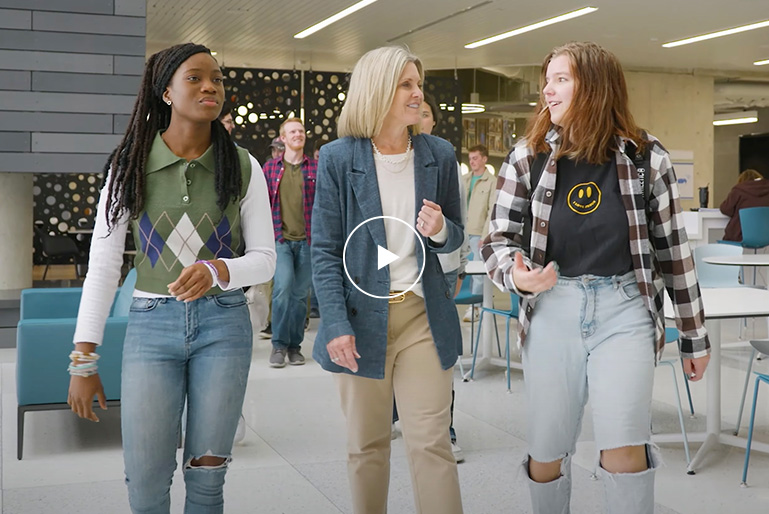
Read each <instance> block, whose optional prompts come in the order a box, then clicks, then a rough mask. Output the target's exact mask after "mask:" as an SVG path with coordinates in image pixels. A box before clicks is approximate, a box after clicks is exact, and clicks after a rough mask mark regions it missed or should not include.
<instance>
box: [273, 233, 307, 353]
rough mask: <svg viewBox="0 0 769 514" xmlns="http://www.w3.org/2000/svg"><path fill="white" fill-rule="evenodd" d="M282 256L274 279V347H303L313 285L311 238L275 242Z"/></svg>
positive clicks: (276, 248)
mask: <svg viewBox="0 0 769 514" xmlns="http://www.w3.org/2000/svg"><path fill="white" fill-rule="evenodd" d="M275 251H276V253H277V254H278V259H277V262H276V265H275V276H274V277H273V282H272V346H273V347H275V348H278V349H284V350H285V349H288V348H297V349H298V348H300V347H301V345H302V341H303V340H304V319H305V317H306V316H307V295H308V293H309V292H310V285H311V284H312V266H311V264H310V245H308V244H307V241H286V242H284V243H280V242H278V241H275Z"/></svg>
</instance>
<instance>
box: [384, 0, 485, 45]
mask: <svg viewBox="0 0 769 514" xmlns="http://www.w3.org/2000/svg"><path fill="white" fill-rule="evenodd" d="M493 3H494V2H493V0H486V1H485V2H481V3H479V4H475V5H471V6H470V7H465V8H464V9H460V10H459V11H457V12H453V13H451V14H449V15H448V16H444V17H443V18H439V19H437V20H435V21H431V22H430V23H426V24H424V25H421V26H419V27H417V28H415V29H411V30H409V31H407V32H404V33H403V34H399V35H397V36H395V37H394V38H391V39H388V40H387V42H388V43H392V42H393V41H397V40H398V39H401V38H404V37H406V36H410V35H412V34H414V33H415V32H419V31H420V30H424V29H426V28H429V27H432V26H433V25H437V24H439V23H443V22H444V21H446V20H448V19H451V18H454V17H456V16H459V15H461V14H467V13H469V12H470V11H473V10H475V9H478V8H479V7H483V6H485V5H489V4H493Z"/></svg>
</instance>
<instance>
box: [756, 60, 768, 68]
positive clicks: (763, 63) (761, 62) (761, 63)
mask: <svg viewBox="0 0 769 514" xmlns="http://www.w3.org/2000/svg"><path fill="white" fill-rule="evenodd" d="M753 64H755V65H756V66H764V65H766V64H769V59H766V60H763V61H756V62H754V63H753Z"/></svg>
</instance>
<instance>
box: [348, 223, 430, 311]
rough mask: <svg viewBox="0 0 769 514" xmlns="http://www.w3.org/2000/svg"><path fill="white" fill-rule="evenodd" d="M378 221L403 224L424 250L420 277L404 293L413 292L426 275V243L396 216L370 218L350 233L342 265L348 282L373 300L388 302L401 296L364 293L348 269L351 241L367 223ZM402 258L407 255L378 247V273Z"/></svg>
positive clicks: (408, 224) (415, 231) (411, 227)
mask: <svg viewBox="0 0 769 514" xmlns="http://www.w3.org/2000/svg"><path fill="white" fill-rule="evenodd" d="M376 220H392V221H396V222H398V223H402V224H403V225H405V226H406V227H408V228H409V230H411V231H412V232H413V233H414V236H415V237H416V240H417V241H419V246H420V247H421V248H422V266H421V267H420V269H419V275H418V276H417V278H416V280H414V283H413V284H411V285H410V286H409V287H408V289H405V290H404V291H403V292H405V291H411V290H412V289H413V288H414V286H415V285H417V284H418V283H419V281H420V280H422V273H424V271H425V260H426V258H425V257H426V253H425V243H424V241H422V237H421V236H420V234H419V232H417V229H416V228H414V226H412V225H411V224H410V223H407V222H405V221H403V220H402V219H400V218H396V217H394V216H374V217H373V218H369V219H367V220H365V221H363V222H361V223H359V224H358V226H357V227H355V228H354V229H353V231H352V232H350V235H349V236H347V240H346V241H345V242H344V250H343V251H342V265H343V266H344V273H345V275H347V280H349V281H350V283H351V284H352V285H354V286H355V288H356V289H357V290H358V291H360V292H361V293H363V294H365V295H367V296H370V297H371V298H381V299H388V300H390V299H393V298H397V297H399V296H400V294H396V295H386V296H381V295H375V294H372V293H369V292H368V291H364V290H363V289H362V288H361V287H360V286H359V285H358V284H357V283H356V281H355V280H353V278H352V276H350V272H349V270H348V269H347V247H348V246H349V245H350V241H351V239H352V237H353V236H354V235H355V233H356V232H357V231H358V230H360V229H361V228H362V227H363V226H364V225H365V224H366V223H371V222H372V221H376ZM365 244H374V243H373V241H371V240H370V239H368V242H367V243H365ZM402 257H405V255H397V254H395V253H393V252H391V251H389V250H387V249H386V248H383V247H382V246H380V245H377V269H376V271H379V270H381V269H382V268H384V267H386V266H389V265H390V264H391V263H393V262H395V261H397V260H398V259H400V258H402ZM372 271H373V270H372ZM401 294H402V293H401Z"/></svg>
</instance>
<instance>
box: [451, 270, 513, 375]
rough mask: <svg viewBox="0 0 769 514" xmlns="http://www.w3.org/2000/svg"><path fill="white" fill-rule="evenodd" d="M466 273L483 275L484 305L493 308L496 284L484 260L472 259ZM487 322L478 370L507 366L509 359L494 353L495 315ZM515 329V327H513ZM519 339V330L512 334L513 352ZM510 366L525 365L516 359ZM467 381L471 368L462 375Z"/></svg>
mask: <svg viewBox="0 0 769 514" xmlns="http://www.w3.org/2000/svg"><path fill="white" fill-rule="evenodd" d="M465 273H466V274H467V275H468V276H471V275H473V276H477V275H483V277H484V280H483V306H484V307H487V308H493V307H494V287H495V286H494V284H493V283H492V282H491V279H489V277H488V275H486V267H485V266H484V264H483V262H482V261H470V262H468V263H467V265H466V266H465ZM485 317H486V320H485V321H486V322H485V323H484V324H483V327H481V328H482V330H481V341H480V343H479V345H478V356H477V357H476V360H475V369H476V370H478V368H484V367H486V366H489V365H492V366H501V367H503V368H507V359H505V358H503V357H496V356H494V355H493V354H492V352H493V346H494V317H493V316H490V315H489V316H485ZM511 330H513V328H511ZM517 339H518V336H517V331H516V332H515V333H512V334H510V344H511V353H512V345H513V344H515V341H516V340H517ZM472 363H473V360H472V356H470V357H467V358H465V359H463V361H462V364H463V365H466V366H471V365H472ZM510 368H511V369H513V368H515V369H523V366H522V365H521V363H520V362H516V361H514V360H511V361H510ZM462 378H463V379H464V380H465V381H467V380H468V379H469V378H470V370H469V369H468V370H467V373H465V375H464V376H463V377H462Z"/></svg>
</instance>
